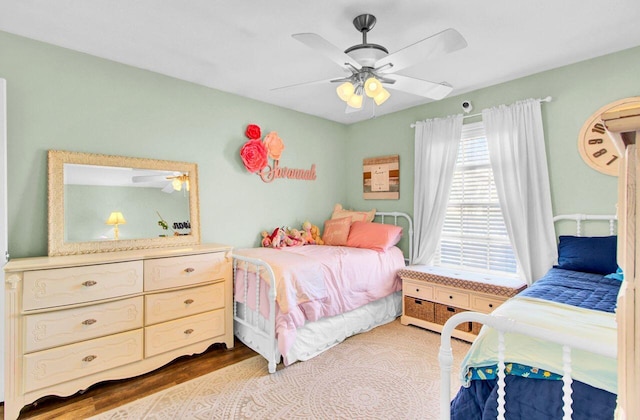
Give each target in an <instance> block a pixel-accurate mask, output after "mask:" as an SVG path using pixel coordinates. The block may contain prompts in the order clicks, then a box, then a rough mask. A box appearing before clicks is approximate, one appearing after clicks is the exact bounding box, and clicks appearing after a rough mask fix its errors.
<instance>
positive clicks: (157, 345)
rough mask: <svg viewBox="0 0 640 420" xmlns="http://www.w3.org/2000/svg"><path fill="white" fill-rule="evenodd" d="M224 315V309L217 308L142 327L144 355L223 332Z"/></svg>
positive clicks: (202, 339)
mask: <svg viewBox="0 0 640 420" xmlns="http://www.w3.org/2000/svg"><path fill="white" fill-rule="evenodd" d="M224 316H225V314H224V309H218V310H215V311H211V312H205V313H203V314H200V315H194V316H189V317H186V318H182V319H177V320H175V321H169V322H163V323H162V324H156V325H152V326H150V327H146V328H145V329H144V338H145V342H144V354H145V357H151V356H155V355H156V354H160V353H164V352H167V351H170V350H174V349H177V348H180V347H184V346H188V345H189V344H193V343H198V342H200V341H204V340H208V339H210V338H213V337H216V336H219V335H222V334H224Z"/></svg>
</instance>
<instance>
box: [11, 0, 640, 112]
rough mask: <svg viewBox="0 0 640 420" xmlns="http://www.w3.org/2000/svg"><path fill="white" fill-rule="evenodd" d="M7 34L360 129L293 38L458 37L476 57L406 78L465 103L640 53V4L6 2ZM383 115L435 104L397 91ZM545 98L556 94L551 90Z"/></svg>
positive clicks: (434, 65)
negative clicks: (365, 17)
mask: <svg viewBox="0 0 640 420" xmlns="http://www.w3.org/2000/svg"><path fill="white" fill-rule="evenodd" d="M2 3H3V4H2V7H1V8H0V9H1V12H0V30H3V31H6V32H10V33H13V34H18V35H22V36H25V37H28V38H33V39H36V40H40V41H44V42H47V43H50V44H54V45H59V46H62V47H66V48H70V49H72V50H77V51H81V52H85V53H88V54H91V55H95V56H98V57H102V58H106V59H109V60H113V61H117V62H120V63H125V64H128V65H131V66H134V67H138V68H142V69H147V70H151V71H154V72H158V73H162V74H165V75H168V76H172V77H175V78H178V79H183V80H187V81H190V82H193V83H197V84H201V85H204V86H208V87H212V88H215V89H219V90H222V91H226V92H231V93H234V94H238V95H241V96H245V97H248V98H253V99H257V100H259V101H264V102H267V103H270V104H274V105H279V106H282V107H285V108H290V109H294V110H297V111H301V112H304V113H308V114H312V115H317V116H319V117H322V118H326V119H329V120H333V121H337V122H341V123H346V124H349V123H353V122H356V121H362V120H365V119H368V118H371V117H372V116H373V115H374V111H373V109H372V108H367V109H365V110H364V111H361V112H357V113H350V114H345V112H344V110H345V106H344V103H343V102H342V101H341V100H340V99H339V98H338V97H337V96H336V94H335V84H330V83H321V84H314V85H308V86H301V87H295V88H289V89H282V90H275V91H274V90H271V89H272V88H276V87H280V86H288V85H292V84H297V83H303V82H309V81H316V80H324V79H329V78H333V77H342V76H343V75H344V74H345V73H344V72H343V71H342V70H341V69H340V67H338V66H337V65H336V64H334V63H333V62H331V61H330V60H329V59H327V58H325V57H324V56H322V55H320V54H318V53H316V52H315V51H312V50H311V49H310V48H308V47H307V46H305V45H303V44H301V43H300V42H298V41H296V40H294V39H293V38H291V35H292V34H294V33H300V32H313V33H316V34H318V35H320V36H322V37H323V38H325V39H326V40H328V41H329V42H331V43H332V44H334V45H336V46H338V47H340V49H346V48H347V47H349V46H352V45H354V44H359V43H360V42H361V35H360V33H359V32H357V31H356V29H355V28H354V27H353V25H352V23H351V22H352V20H353V18H354V17H355V16H357V15H359V14H362V13H371V14H373V15H375V16H376V17H377V19H378V22H377V25H376V26H375V28H374V29H373V30H372V31H371V32H370V33H369V35H368V41H369V42H370V43H376V44H381V45H383V46H385V47H386V48H387V49H388V50H389V52H390V53H393V52H395V51H397V50H399V49H401V48H403V47H405V46H407V45H410V44H412V43H414V42H416V41H419V40H421V39H424V38H426V37H428V36H431V35H433V34H435V33H437V32H440V31H442V30H444V29H446V28H455V29H457V30H458V31H459V32H460V33H461V34H462V35H463V36H464V37H465V39H466V40H467V43H468V46H467V48H465V49H463V50H459V51H456V52H454V53H451V54H448V55H446V56H443V57H439V58H437V59H435V60H431V61H424V62H422V63H420V64H417V65H415V66H413V67H410V68H407V69H404V70H401V71H399V72H398V73H399V74H403V75H406V76H412V77H417V78H421V79H425V80H429V81H434V82H442V81H446V82H448V83H449V84H451V85H452V86H453V87H454V88H455V89H454V91H453V92H452V93H451V95H450V96H452V95H458V94H461V93H464V92H469V91H472V90H475V89H478V88H482V87H486V86H490V85H494V84H496V83H500V82H504V81H507V80H512V79H516V78H519V77H523V76H526V75H529V74H533V73H537V72H540V71H543V70H548V69H551V68H555V67H559V66H562V65H566V64H570V63H574V62H577V61H582V60H586V59H589V58H593V57H597V56H600V55H604V54H607V53H611V52H615V51H620V50H623V49H627V48H630V47H634V46H638V45H640V21H639V17H640V1H638V0H609V1H606V2H605V1H602V0H598V1H595V0H538V1H526V2H525V1H513V0H484V1H479V0H456V1H444V0H440V1H435V0H421V1H412V2H410V1H408V0H405V1H401V0H396V1H390V0H357V1H336V0H325V1H311V0H298V1H292V0H290V1H286V0H269V1H247V0H235V1H234V0H226V1H216V0H189V1H178V0H56V1H51V0H3V2H2ZM389 90H390V92H391V94H392V96H391V98H390V99H389V100H388V101H387V102H385V103H384V104H383V105H381V106H380V107H376V109H375V115H383V114H388V113H390V112H395V111H399V110H402V109H406V108H409V107H412V106H416V105H420V104H424V103H427V102H429V100H428V99H425V98H422V97H418V96H415V95H411V94H408V93H403V92H399V91H395V90H392V88H390V89H389ZM540 94H541V95H544V94H545V91H544V89H542V88H541V90H540Z"/></svg>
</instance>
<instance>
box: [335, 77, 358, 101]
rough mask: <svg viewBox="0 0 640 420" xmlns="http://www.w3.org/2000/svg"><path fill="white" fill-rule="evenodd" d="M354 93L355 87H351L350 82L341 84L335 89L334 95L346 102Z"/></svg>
mask: <svg viewBox="0 0 640 420" xmlns="http://www.w3.org/2000/svg"><path fill="white" fill-rule="evenodd" d="M355 91H356V88H355V86H353V83H351V82H344V83H343V84H341V85H340V86H338V87H337V88H336V93H337V94H338V97H339V98H340V99H342V100H343V101H345V102H347V101H348V100H349V98H351V97H352V96H353V94H354V93H355Z"/></svg>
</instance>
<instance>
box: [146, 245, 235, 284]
mask: <svg viewBox="0 0 640 420" xmlns="http://www.w3.org/2000/svg"><path fill="white" fill-rule="evenodd" d="M225 277H231V263H230V262H229V261H228V260H227V257H226V255H225V253H224V252H215V253H210V254H197V255H186V256H182V257H170V258H156V259H151V260H145V261H144V290H145V291H152V290H160V289H170V288H175V287H182V286H190V285H192V284H198V283H205V282H209V281H214V280H223V279H224V278H225Z"/></svg>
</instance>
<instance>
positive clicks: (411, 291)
mask: <svg viewBox="0 0 640 420" xmlns="http://www.w3.org/2000/svg"><path fill="white" fill-rule="evenodd" d="M402 294H404V295H405V296H413V297H417V298H420V299H422V300H432V299H433V286H427V285H425V284H424V283H421V282H417V281H411V280H403V281H402Z"/></svg>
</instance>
